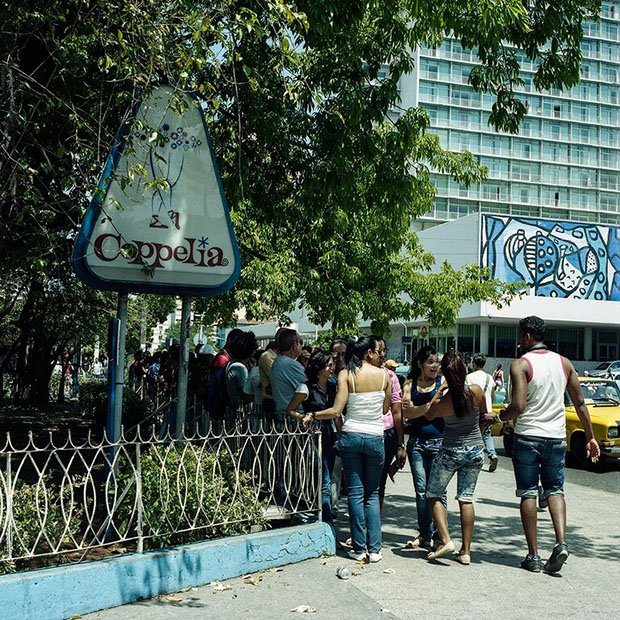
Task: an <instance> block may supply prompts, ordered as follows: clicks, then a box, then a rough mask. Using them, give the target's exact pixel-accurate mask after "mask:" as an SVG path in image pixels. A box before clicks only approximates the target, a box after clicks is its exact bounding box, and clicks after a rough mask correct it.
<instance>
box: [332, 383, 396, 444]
mask: <svg viewBox="0 0 620 620" xmlns="http://www.w3.org/2000/svg"><path fill="white" fill-rule="evenodd" d="M383 375H384V376H383V381H382V384H381V390H380V391H377V392H356V391H355V373H351V383H352V384H353V392H349V398H348V400H347V410H346V415H345V416H344V424H343V425H342V432H343V433H364V434H366V435H381V436H383V401H384V399H385V381H386V377H387V373H386V372H384V373H383Z"/></svg>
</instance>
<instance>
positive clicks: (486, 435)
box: [482, 426, 497, 459]
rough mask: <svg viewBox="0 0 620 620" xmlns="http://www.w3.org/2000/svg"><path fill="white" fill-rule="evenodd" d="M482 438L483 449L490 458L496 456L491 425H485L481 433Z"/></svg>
mask: <svg viewBox="0 0 620 620" xmlns="http://www.w3.org/2000/svg"><path fill="white" fill-rule="evenodd" d="M482 440H483V441H484V451H485V452H486V453H487V455H488V457H489V458H490V459H492V458H496V457H497V452H496V451H495V442H494V441H493V435H491V427H490V426H487V427H486V428H485V429H484V432H483V433H482Z"/></svg>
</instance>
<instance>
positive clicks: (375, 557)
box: [368, 553, 383, 564]
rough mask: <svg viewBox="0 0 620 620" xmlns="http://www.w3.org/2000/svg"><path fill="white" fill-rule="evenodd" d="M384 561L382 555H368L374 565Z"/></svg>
mask: <svg viewBox="0 0 620 620" xmlns="http://www.w3.org/2000/svg"><path fill="white" fill-rule="evenodd" d="M382 559H383V556H382V555H381V554H380V553H369V554H368V560H369V561H370V562H372V563H373V564H374V563H375V562H381V560H382Z"/></svg>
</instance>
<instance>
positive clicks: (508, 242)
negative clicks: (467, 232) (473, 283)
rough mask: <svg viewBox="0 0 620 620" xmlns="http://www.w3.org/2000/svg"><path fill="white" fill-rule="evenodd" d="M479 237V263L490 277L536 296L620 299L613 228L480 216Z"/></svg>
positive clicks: (617, 236)
mask: <svg viewBox="0 0 620 620" xmlns="http://www.w3.org/2000/svg"><path fill="white" fill-rule="evenodd" d="M481 235H482V239H481V245H480V247H481V256H480V260H481V264H482V265H484V266H488V267H489V268H490V269H491V273H492V275H493V277H494V278H499V279H501V280H504V281H506V282H519V281H523V282H525V283H526V284H527V285H528V286H530V287H531V288H532V289H533V290H534V292H535V294H536V295H539V296H541V297H558V298H570V299H592V300H599V301H620V229H619V228H617V227H614V226H603V225H599V224H586V223H579V222H562V221H548V220H537V219H529V218H515V217H499V216H491V215H484V216H482V226H481Z"/></svg>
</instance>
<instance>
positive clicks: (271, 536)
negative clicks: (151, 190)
mask: <svg viewBox="0 0 620 620" xmlns="http://www.w3.org/2000/svg"><path fill="white" fill-rule="evenodd" d="M326 551H327V552H329V553H335V539H334V535H333V533H332V530H331V528H330V527H329V526H328V525H326V524H324V523H320V522H319V523H313V524H309V525H302V526H299V527H291V528H283V529H279V530H274V531H272V532H260V533H257V534H248V535H245V536H233V537H231V538H225V539H221V540H214V541H208V542H204V543H197V544H194V545H186V546H183V547H174V548H171V549H165V550H162V551H150V552H147V553H144V554H130V555H125V556H117V557H114V558H109V559H107V560H100V561H96V562H87V563H84V564H75V565H65V566H59V567H57V568H48V569H43V570H35V571H31V572H27V573H17V574H14V575H5V576H2V577H0V594H1V596H2V603H1V612H0V618H2V620H64V619H66V618H70V617H71V616H74V615H76V614H80V615H82V614H86V613H90V612H93V611H97V610H99V609H106V608H108V607H116V606H118V605H123V604H126V603H131V602H133V601H136V600H138V599H142V598H151V597H153V596H157V595H159V594H167V593H170V592H178V591H179V590H181V589H183V588H188V587H192V586H199V585H204V584H206V583H209V582H211V581H219V580H222V579H229V578H231V577H237V576H239V575H243V574H245V573H252V572H256V571H260V570H265V569H267V568H272V567H274V566H282V565H284V564H292V563H294V562H301V561H302V560H307V559H308V558H315V557H319V556H320V555H322V554H323V553H325V552H326Z"/></svg>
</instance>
